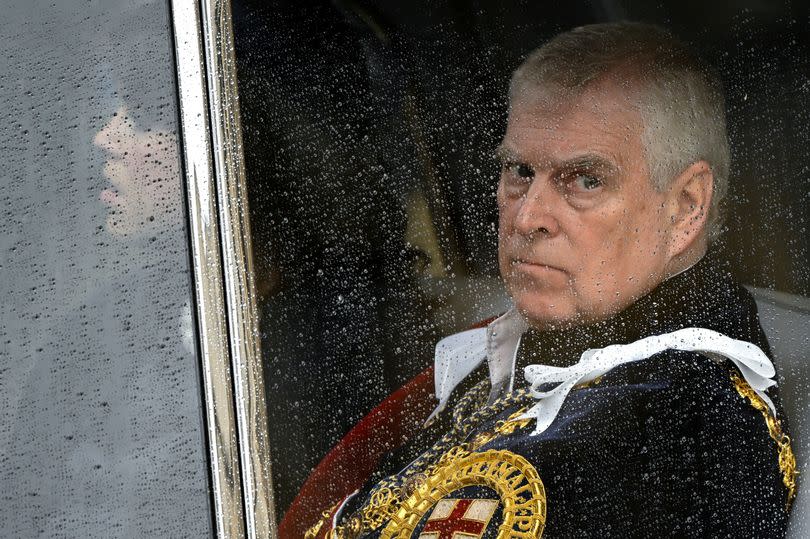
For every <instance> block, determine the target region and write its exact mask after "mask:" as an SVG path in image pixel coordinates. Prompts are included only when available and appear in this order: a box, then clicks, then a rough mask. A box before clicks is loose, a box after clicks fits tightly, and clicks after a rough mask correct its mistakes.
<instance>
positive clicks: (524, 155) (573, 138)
mask: <svg viewBox="0 0 810 539" xmlns="http://www.w3.org/2000/svg"><path fill="white" fill-rule="evenodd" d="M598 97H599V99H596V98H593V97H591V98H590V99H586V98H583V99H581V100H579V104H578V106H577V107H566V108H564V109H563V114H559V113H554V114H550V113H544V111H540V112H541V113H538V111H537V110H536V109H534V110H533V108H532V107H531V106H530V104H529V105H527V104H525V103H518V104H516V106H515V107H513V109H512V111H511V116H510V119H509V125H508V128H507V134H506V137H505V140H504V145H505V146H506V147H507V148H508V149H509V150H510V153H512V154H515V157H517V158H519V159H520V161H521V162H528V163H530V164H532V165H533V166H534V167H535V168H536V169H537V174H536V178H535V181H544V179H545V178H546V177H547V174H548V172H549V171H551V170H553V169H554V168H555V166H556V164H557V163H559V162H561V161H563V160H565V159H569V158H570V157H571V156H572V155H576V154H577V153H583V152H587V153H592V154H593V153H596V154H600V155H602V156H604V157H605V158H606V159H607V160H609V161H611V162H612V163H614V164H615V168H616V170H615V175H616V176H617V183H616V184H615V185H612V186H611V185H607V186H606V189H612V190H613V192H612V193H611V196H605V197H604V199H603V200H601V201H600V203H599V204H597V205H596V206H595V207H592V208H586V209H584V210H583V209H581V208H574V207H571V206H570V205H569V204H566V203H564V201H561V200H559V199H558V198H555V197H554V195H553V194H551V193H549V192H548V189H549V187H548V186H544V189H537V190H535V191H534V193H532V194H537V196H541V197H542V196H545V197H546V198H545V204H538V203H535V204H534V206H533V208H534V210H533V211H545V212H548V213H549V214H551V215H552V216H553V217H554V218H555V219H557V220H558V221H559V223H560V233H559V234H556V235H554V236H553V237H544V236H537V237H532V236H529V237H525V236H521V235H519V234H518V233H517V231H516V230H515V229H514V226H513V225H514V219H515V218H516V216H517V215H518V212H519V211H520V207H519V206H520V204H522V203H525V202H526V201H517V200H509V199H508V198H505V197H504V196H503V193H501V195H500V196H501V202H502V206H501V208H502V210H501V211H502V215H501V227H502V228H501V231H502V233H503V232H506V234H505V235H504V236H502V237H501V248H502V249H504V250H505V251H506V252H505V253H502V255H507V257H509V256H512V257H514V256H515V254H516V253H515V251H518V252H519V251H521V250H531V251H534V252H542V251H548V250H551V249H550V248H551V247H553V248H554V250H561V251H564V252H565V254H566V256H567V257H569V260H568V261H567V265H568V269H569V271H570V274H571V276H570V286H569V290H567V291H560V293H561V294H563V295H564V294H568V295H570V296H571V297H575V298H576V297H579V299H578V300H577V301H580V302H581V304H579V305H578V306H577V309H578V310H579V311H587V310H588V309H599V310H601V308H599V307H597V305H594V303H603V304H606V303H613V302H619V303H622V301H629V299H630V298H618V299H617V298H616V297H614V296H621V295H622V294H624V292H622V291H621V290H620V289H621V288H622V286H623V283H622V282H621V281H622V280H623V279H630V280H632V279H634V278H635V277H634V275H633V272H634V271H635V268H634V263H635V262H638V260H637V259H636V257H634V256H629V255H630V252H631V251H632V252H633V254H636V253H638V252H639V251H641V250H643V249H644V248H645V247H649V239H648V240H647V241H646V244H645V245H644V246H642V245H638V244H637V243H638V241H639V240H640V236H639V234H641V235H643V234H645V233H647V234H649V231H648V230H645V228H647V227H648V226H649V224H650V223H649V218H650V214H649V211H650V208H649V207H648V204H647V203H646V199H645V198H644V197H646V196H648V195H649V193H647V191H649V187H650V186H649V185H646V184H644V183H643V182H645V181H646V182H649V174H648V172H647V170H646V163H645V161H644V158H643V153H642V148H641V139H640V129H641V126H640V117H639V115H638V114H637V112H636V111H635V110H634V109H628V108H627V107H625V106H623V105H624V104H623V103H622V102H621V101H619V102H618V103H617V102H616V101H612V100H611V99H605V95H603V94H601V93H600V94H599V95H598ZM569 113H570V116H566V114H569ZM535 202H537V201H535ZM535 236H536V235H535ZM642 243H644V242H642ZM640 254H641V256H642V258H643V257H644V254H645V253H643V252H641V253H640ZM641 261H642V262H643V260H641ZM643 265H644V264H641V266H643ZM503 269H504V268H503V267H502V270H503ZM531 292H532V291H531V290H529V291H527V293H531ZM625 295H626V294H625Z"/></svg>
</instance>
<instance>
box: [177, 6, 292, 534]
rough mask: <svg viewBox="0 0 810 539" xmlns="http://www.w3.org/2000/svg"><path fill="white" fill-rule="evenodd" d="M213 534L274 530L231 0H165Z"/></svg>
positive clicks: (273, 531) (274, 521)
mask: <svg viewBox="0 0 810 539" xmlns="http://www.w3.org/2000/svg"><path fill="white" fill-rule="evenodd" d="M169 2H170V8H171V17H172V33H173V37H174V46H175V60H176V76H177V82H178V100H179V104H180V126H181V129H180V131H181V140H182V148H181V156H182V163H183V174H184V176H185V183H186V198H187V204H188V218H189V234H190V244H191V245H190V247H191V256H192V261H193V275H192V278H193V281H194V293H195V302H196V309H195V311H196V313H195V314H196V323H197V330H198V346H199V348H200V358H201V360H200V361H201V370H202V374H203V392H204V395H203V399H204V402H205V411H204V416H205V420H206V432H207V437H208V452H209V459H210V473H211V481H212V498H213V502H214V503H213V505H214V513H215V515H214V521H215V523H216V533H217V537H220V538H227V539H231V538H243V537H248V538H250V539H254V538H258V537H276V536H277V530H276V515H275V506H274V498H273V487H272V482H271V473H270V468H271V460H270V454H269V446H268V444H267V443H266V440H267V439H268V425H267V412H266V408H265V398H264V381H263V377H262V365H261V349H260V342H259V332H258V314H257V308H256V294H255V286H254V281H253V261H252V249H251V235H250V223H249V210H248V202H247V185H246V181H245V168H244V157H243V153H242V136H241V125H240V116H239V99H238V94H237V84H236V61H235V57H234V47H233V29H232V24H231V3H230V1H229V0H169Z"/></svg>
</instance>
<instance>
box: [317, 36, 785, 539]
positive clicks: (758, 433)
mask: <svg viewBox="0 0 810 539" xmlns="http://www.w3.org/2000/svg"><path fill="white" fill-rule="evenodd" d="M497 153H498V157H499V158H500V160H501V162H502V172H501V177H500V184H499V187H498V204H499V209H500V231H499V261H500V270H501V275H502V277H503V279H504V282H505V283H506V287H507V290H508V292H509V294H510V296H511V297H512V299H513V301H514V308H513V309H511V310H510V311H508V312H507V313H506V314H504V315H502V316H500V317H498V318H497V319H495V320H493V321H491V322H489V323H488V324H486V325H485V326H483V327H480V328H477V329H473V330H470V331H466V332H463V333H460V334H458V335H453V336H451V337H448V338H446V339H444V340H443V341H441V342H440V343H439V345H438V346H437V351H436V365H435V394H436V396H437V397H438V399H439V406H438V407H437V408H436V410H435V411H434V413H433V414H432V416H431V418H430V422H432V423H433V425H432V426H431V428H428V429H425V430H424V431H422V432H421V433H419V434H418V435H417V436H416V437H415V438H414V439H413V440H411V441H410V443H409V444H408V445H407V446H406V447H405V448H403V449H401V450H400V451H399V452H398V453H397V454H395V455H394V456H392V457H390V458H389V459H388V462H387V470H385V472H384V473H381V474H378V475H377V476H375V477H374V478H373V479H372V480H370V481H369V482H368V483H367V485H366V487H365V488H364V489H361V490H360V492H359V493H357V494H355V495H354V496H352V497H350V498H349V499H348V500H346V501H344V502H343V503H341V504H339V505H338V506H337V507H336V508H335V510H334V511H332V513H331V514H330V516H329V518H327V519H325V520H324V521H323V522H322V523H321V524H320V525H319V527H316V528H313V530H312V532H311V535H312V536H326V535H327V534H328V533H331V534H333V536H337V537H356V536H360V537H415V538H416V537H422V538H436V539H445V538H447V539H450V538H454V537H455V538H459V537H465V538H469V537H496V536H497V537H540V536H541V535H542V534H544V533H545V534H546V535H547V536H554V537H567V536H599V537H603V536H617V537H628V536H639V537H650V536H672V535H675V536H689V537H698V536H699V537H704V536H711V537H715V536H735V537H738V536H751V537H775V536H782V535H784V533H785V529H786V522H787V515H788V509H789V504H790V501H791V498H792V496H793V493H794V490H795V461H794V460H793V455H792V451H791V448H790V440H789V438H788V437H787V435H786V433H785V430H784V426H783V423H782V422H781V421H780V420H781V419H782V418H781V408H780V406H779V401H778V395H777V394H776V391H775V388H774V387H773V386H774V382H773V378H774V376H775V372H774V368H773V365H772V363H771V361H770V359H769V353H770V352H769V347H768V343H767V341H766V339H765V336H764V334H763V332H762V329H761V328H760V325H759V321H758V318H757V313H756V307H755V305H754V302H753V300H752V298H751V297H750V295H749V294H748V293H747V292H746V291H745V289H743V288H742V287H740V286H739V285H738V284H736V283H734V282H733V281H732V280H731V278H730V276H729V273H728V272H727V270H726V269H724V267H723V265H722V263H721V262H720V261H718V260H717V259H716V257H715V256H714V255H713V253H712V251H711V249H710V245H711V242H712V241H713V240H714V238H715V237H716V236H717V234H718V233H719V230H720V218H719V211H718V207H719V203H720V201H721V200H722V197H723V195H724V193H725V191H726V185H727V182H728V171H729V152H728V142H727V137H726V130H725V119H724V104H723V96H722V90H721V86H720V83H719V81H718V80H717V78H716V76H715V75H714V74H713V73H712V72H711V71H710V70H709V69H707V68H706V67H705V66H704V65H703V64H702V63H701V62H700V61H699V60H698V59H697V58H696V57H695V56H693V55H692V54H691V53H690V52H689V51H688V50H687V49H686V48H685V47H684V46H683V45H682V44H681V43H680V42H679V41H677V40H676V39H675V38H673V37H672V36H671V35H670V34H668V33H667V32H666V31H664V30H662V29H660V28H657V27H653V26H649V25H643V24H634V23H615V24H602V25H593V26H586V27H581V28H577V29H575V30H572V31H570V32H567V33H564V34H562V35H559V36H557V37H556V38H554V39H553V40H552V41H550V42H549V43H547V44H546V45H544V46H543V47H541V48H540V49H538V50H536V51H535V52H533V53H532V54H531V55H530V56H529V57H528V58H527V59H526V61H525V62H524V63H523V65H521V66H520V67H519V68H518V70H517V71H516V72H515V73H514V76H513V78H512V82H511V87H510V109H509V118H508V125H507V129H506V135H505V137H504V139H503V142H502V144H501V145H500V147H499V148H498V151H497ZM451 410H452V414H451V413H450V411H451ZM442 434H443V435H442ZM384 469H385V467H384Z"/></svg>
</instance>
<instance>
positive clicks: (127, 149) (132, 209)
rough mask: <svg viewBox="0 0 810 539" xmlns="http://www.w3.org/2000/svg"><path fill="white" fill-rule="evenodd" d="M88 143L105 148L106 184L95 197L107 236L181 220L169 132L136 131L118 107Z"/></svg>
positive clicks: (174, 152) (142, 231) (158, 227)
mask: <svg viewBox="0 0 810 539" xmlns="http://www.w3.org/2000/svg"><path fill="white" fill-rule="evenodd" d="M93 142H94V144H95V145H96V146H98V147H99V148H101V149H103V150H104V151H105V152H106V154H105V155H106V158H107V161H106V162H105V164H104V176H106V178H107V179H108V180H109V182H110V184H111V187H108V188H106V189H104V190H103V191H102V192H101V194H100V195H99V199H100V200H101V201H102V202H104V204H105V205H107V206H108V207H109V208H110V212H109V215H108V217H107V221H106V228H107V231H108V232H110V234H113V235H114V236H129V235H132V234H151V233H155V232H160V231H161V230H163V229H165V228H166V227H167V226H172V227H176V226H178V225H180V224H181V210H182V206H181V205H178V204H177V200H178V199H179V197H180V195H181V190H180V183H179V182H177V181H174V178H176V177H178V176H179V163H178V160H177V145H176V142H175V137H174V135H171V134H169V133H167V132H165V131H159V130H154V131H153V130H151V129H146V130H144V129H142V128H141V127H140V126H138V125H136V123H135V121H134V120H133V119H132V118H131V117H130V116H129V111H128V109H127V106H126V105H121V106H120V107H118V110H116V111H115V112H114V113H113V115H112V117H111V118H110V120H109V121H108V122H107V124H106V125H105V126H104V128H103V129H101V131H99V132H98V133H97V134H96V136H95V138H94V139H93Z"/></svg>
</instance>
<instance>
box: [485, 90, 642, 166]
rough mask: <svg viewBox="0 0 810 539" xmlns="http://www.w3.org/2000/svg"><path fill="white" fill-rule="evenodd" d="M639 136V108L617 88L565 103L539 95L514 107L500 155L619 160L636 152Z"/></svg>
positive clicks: (585, 94) (519, 100)
mask: <svg viewBox="0 0 810 539" xmlns="http://www.w3.org/2000/svg"><path fill="white" fill-rule="evenodd" d="M641 131H642V124H641V115H640V114H639V112H638V108H637V107H636V106H635V104H634V103H633V102H632V101H631V100H630V99H629V97H628V96H627V94H626V93H622V92H621V91H619V89H618V88H616V87H615V85H614V86H607V87H603V86H601V85H600V86H599V87H595V88H592V89H588V90H586V91H584V92H581V93H579V94H578V95H575V96H572V97H571V96H569V97H564V98H563V97H559V96H557V95H549V94H548V93H547V92H542V91H537V92H533V93H530V94H526V95H522V96H519V97H517V98H516V99H515V100H514V101H513V103H512V104H511V106H510V110H509V119H508V123H507V130H506V136H505V137H504V141H503V142H502V144H501V146H500V147H499V149H498V153H499V155H500V156H501V157H502V158H504V157H507V156H508V157H510V158H513V159H523V160H526V159H529V158H532V159H533V160H539V159H542V160H558V159H566V158H567V155H568V154H570V155H571V156H575V155H579V154H595V155H602V156H603V157H606V158H611V157H615V158H617V160H621V159H620V158H621V156H622V155H623V154H625V153H627V151H628V150H631V149H634V148H631V147H632V146H639V144H640V137H641ZM526 154H531V155H526Z"/></svg>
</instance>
